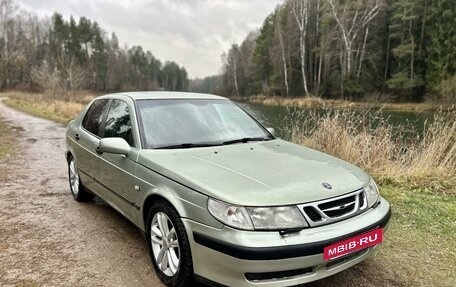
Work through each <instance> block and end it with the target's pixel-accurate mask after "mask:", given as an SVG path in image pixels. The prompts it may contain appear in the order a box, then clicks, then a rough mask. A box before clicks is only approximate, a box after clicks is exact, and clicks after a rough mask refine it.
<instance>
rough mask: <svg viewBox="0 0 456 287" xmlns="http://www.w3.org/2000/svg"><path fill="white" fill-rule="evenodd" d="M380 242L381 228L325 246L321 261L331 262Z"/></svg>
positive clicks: (381, 240) (381, 237)
mask: <svg viewBox="0 0 456 287" xmlns="http://www.w3.org/2000/svg"><path fill="white" fill-rule="evenodd" d="M382 242H383V228H376V229H374V230H371V231H368V232H365V233H362V234H360V235H356V236H354V237H351V238H349V239H345V240H342V241H339V242H337V243H334V244H331V245H329V246H326V247H325V248H324V251H323V259H324V260H325V261H328V260H333V259H336V258H339V257H342V256H345V255H348V254H350V253H353V252H356V251H359V250H363V249H366V248H369V247H372V246H375V245H378V244H380V243H382Z"/></svg>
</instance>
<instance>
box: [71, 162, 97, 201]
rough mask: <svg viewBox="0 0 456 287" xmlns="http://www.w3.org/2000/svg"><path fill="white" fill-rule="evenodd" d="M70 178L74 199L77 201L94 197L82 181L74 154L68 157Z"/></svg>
mask: <svg viewBox="0 0 456 287" xmlns="http://www.w3.org/2000/svg"><path fill="white" fill-rule="evenodd" d="M68 180H69V183H70V190H71V194H73V197H74V199H76V200H77V201H89V200H92V199H93V194H91V193H89V192H87V191H86V190H85V188H84V186H83V185H82V183H81V179H80V178H79V172H78V168H77V166H76V160H75V159H74V157H73V156H70V157H69V158H68Z"/></svg>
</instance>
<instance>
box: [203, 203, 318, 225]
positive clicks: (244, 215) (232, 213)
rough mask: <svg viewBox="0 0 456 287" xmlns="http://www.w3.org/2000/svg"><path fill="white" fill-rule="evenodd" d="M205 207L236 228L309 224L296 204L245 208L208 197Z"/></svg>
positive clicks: (223, 221)
mask: <svg viewBox="0 0 456 287" xmlns="http://www.w3.org/2000/svg"><path fill="white" fill-rule="evenodd" d="M207 207H208V210H209V212H210V213H211V214H212V216H214V217H215V218H216V219H218V220H219V221H221V222H222V223H224V224H226V225H228V226H231V227H234V228H238V229H244V230H254V229H260V230H285V229H295V228H296V229H298V228H304V227H308V226H309V225H308V224H307V222H306V220H305V219H304V217H303V216H302V215H301V213H300V212H299V210H298V208H297V207H296V206H281V207H247V208H246V207H244V206H239V205H233V204H228V203H225V202H221V201H218V200H214V199H211V198H210V199H209V200H208V202H207Z"/></svg>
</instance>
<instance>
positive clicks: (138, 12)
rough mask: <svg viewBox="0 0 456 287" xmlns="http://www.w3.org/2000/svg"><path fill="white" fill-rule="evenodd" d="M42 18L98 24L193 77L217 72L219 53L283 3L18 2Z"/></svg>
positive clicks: (185, 0) (210, 0) (220, 0)
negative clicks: (57, 16) (58, 16)
mask: <svg viewBox="0 0 456 287" xmlns="http://www.w3.org/2000/svg"><path fill="white" fill-rule="evenodd" d="M15 2H16V3H17V4H19V6H20V7H21V8H22V9H24V10H27V11H30V12H33V13H35V14H37V15H38V16H41V17H45V16H48V17H49V16H51V15H52V14H53V13H54V12H55V11H57V12H59V13H60V14H62V15H63V16H64V17H65V18H69V17H70V15H73V16H74V17H77V18H78V17H81V16H85V17H87V18H89V19H90V20H93V21H97V22H98V23H99V24H100V26H101V27H102V28H103V29H104V30H105V31H106V32H107V33H109V35H110V34H111V32H115V33H116V35H117V38H118V39H119V43H120V44H121V46H124V45H125V44H127V45H128V46H129V47H131V46H133V45H141V46H142V47H143V48H144V50H150V51H151V52H152V54H154V55H155V56H156V57H157V58H159V59H160V60H162V61H163V62H164V61H166V60H169V61H175V62H177V63H178V64H179V65H181V66H184V67H185V68H186V69H187V72H188V73H189V77H190V78H196V77H199V78H202V77H204V76H209V75H214V74H218V73H219V72H220V71H221V67H222V62H221V55H222V53H223V52H226V51H228V49H229V48H230V46H231V45H232V44H233V43H240V42H242V40H243V39H244V38H245V37H246V36H247V34H248V33H249V32H250V31H252V30H254V29H258V28H260V27H261V25H262V23H263V20H264V19H265V18H266V16H267V15H269V14H270V13H272V12H273V11H274V9H275V7H276V6H277V5H278V4H280V3H282V2H283V0H46V1H43V0H16V1H15Z"/></svg>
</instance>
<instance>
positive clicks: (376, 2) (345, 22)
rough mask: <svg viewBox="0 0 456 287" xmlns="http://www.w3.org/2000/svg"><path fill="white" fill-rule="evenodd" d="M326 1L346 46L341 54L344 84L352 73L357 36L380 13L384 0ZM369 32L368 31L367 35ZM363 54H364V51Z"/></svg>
mask: <svg viewBox="0 0 456 287" xmlns="http://www.w3.org/2000/svg"><path fill="white" fill-rule="evenodd" d="M326 1H327V3H328V4H329V6H330V10H331V13H332V15H333V17H334V20H335V21H336V23H337V26H338V28H339V31H340V35H341V41H342V43H343V47H344V49H343V50H342V51H341V55H340V58H341V74H342V78H343V79H342V81H341V85H343V81H344V79H345V78H346V77H347V76H350V75H351V73H352V63H353V57H352V54H353V49H354V46H355V43H356V39H357V36H358V34H359V32H360V31H362V30H363V29H366V27H367V25H368V24H369V22H370V21H372V20H373V19H374V18H375V17H376V16H377V15H378V13H379V11H380V8H381V5H382V0H355V1H341V0H326ZM367 31H368V30H367ZM367 34H368V33H367V32H366V33H365V36H366V37H367ZM361 55H364V52H362V53H361ZM341 92H342V93H343V86H341Z"/></svg>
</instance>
